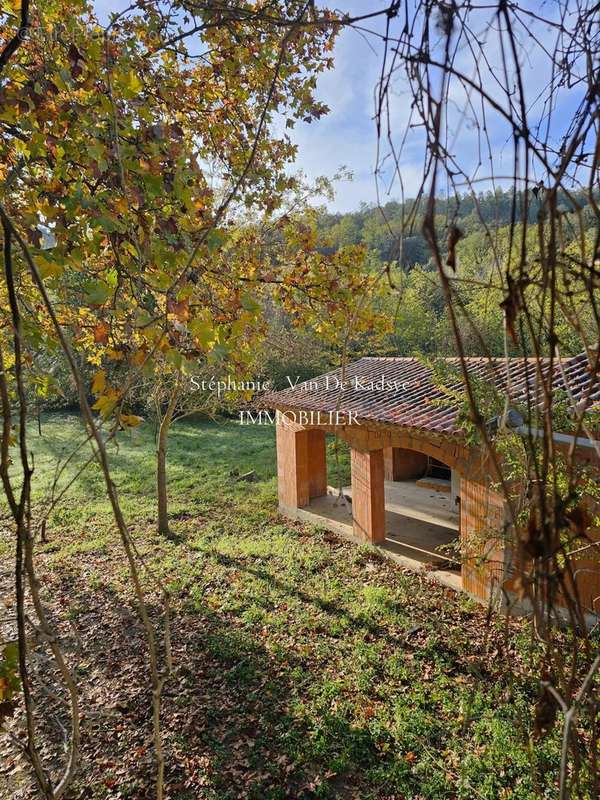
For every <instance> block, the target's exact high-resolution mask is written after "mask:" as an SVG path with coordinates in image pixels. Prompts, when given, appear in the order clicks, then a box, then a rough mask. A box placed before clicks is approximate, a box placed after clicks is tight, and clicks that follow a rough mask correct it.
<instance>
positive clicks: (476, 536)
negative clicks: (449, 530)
mask: <svg viewBox="0 0 600 800" xmlns="http://www.w3.org/2000/svg"><path fill="white" fill-rule="evenodd" d="M504 523H505V512H504V500H503V498H502V496H501V495H499V494H498V493H497V492H494V491H492V490H491V489H489V488H487V487H486V486H484V485H483V484H481V483H476V482H475V481H471V480H468V479H467V478H461V481H460V539H461V551H462V580H463V589H464V590H465V591H466V592H469V593H470V594H472V595H474V596H475V597H478V598H480V599H481V600H488V599H489V597H490V593H492V594H494V595H496V594H499V593H500V591H501V588H502V586H503V585H504V581H505V577H506V568H505V559H506V548H505V542H504V536H503V531H504Z"/></svg>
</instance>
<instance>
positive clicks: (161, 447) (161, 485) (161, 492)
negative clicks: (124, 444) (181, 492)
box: [156, 387, 179, 536]
mask: <svg viewBox="0 0 600 800" xmlns="http://www.w3.org/2000/svg"><path fill="white" fill-rule="evenodd" d="M178 396H179V389H178V387H176V388H175V389H174V390H173V394H172V395H171V398H170V400H169V405H168V406H167V410H166V411H165V413H164V415H163V417H162V419H161V421H160V428H159V430H158V448H157V450H156V494H157V498H158V532H159V534H161V536H169V535H170V534H171V531H170V529H169V511H168V507H169V502H168V496H167V443H168V438H169V429H170V427H171V422H172V420H173V413H174V412H175V406H176V405H177V398H178Z"/></svg>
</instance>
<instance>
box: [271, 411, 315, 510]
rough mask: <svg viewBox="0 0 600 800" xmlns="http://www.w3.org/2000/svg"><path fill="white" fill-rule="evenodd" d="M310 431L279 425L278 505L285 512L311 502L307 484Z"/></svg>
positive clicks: (308, 484) (308, 482) (277, 435)
mask: <svg viewBox="0 0 600 800" xmlns="http://www.w3.org/2000/svg"><path fill="white" fill-rule="evenodd" d="M308 434H309V431H307V430H304V429H295V428H294V427H293V426H292V425H289V424H278V425H277V427H276V438H277V486H278V492H279V505H280V507H282V508H283V509H285V508H302V507H303V506H307V505H308V503H309V500H310V481H309V474H310V470H309V458H308V452H309V445H308Z"/></svg>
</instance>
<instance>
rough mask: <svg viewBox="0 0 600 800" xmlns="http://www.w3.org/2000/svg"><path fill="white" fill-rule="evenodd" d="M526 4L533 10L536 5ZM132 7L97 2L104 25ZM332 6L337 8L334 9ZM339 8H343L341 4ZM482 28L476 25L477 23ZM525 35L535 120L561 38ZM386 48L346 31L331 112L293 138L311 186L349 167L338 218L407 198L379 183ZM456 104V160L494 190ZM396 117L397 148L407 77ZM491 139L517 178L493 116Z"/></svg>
mask: <svg viewBox="0 0 600 800" xmlns="http://www.w3.org/2000/svg"><path fill="white" fill-rule="evenodd" d="M524 2H526V3H527V2H528V0H524ZM553 3H554V0H552V2H550V3H549V2H544V0H531V3H529V5H530V6H531V7H532V9H534V10H536V11H540V10H542V9H543V11H544V13H550V14H552V8H553ZM388 4H389V2H386V0H343V1H342V0H338V3H337V5H339V6H340V7H342V8H343V10H344V11H347V12H348V13H350V14H363V13H366V12H369V11H372V10H376V9H379V8H381V7H383V6H387V5H388ZM125 5H126V2H125V0H96V2H95V6H96V10H97V13H98V15H99V17H100V18H101V19H106V17H107V14H108V12H109V11H117V10H120V9H121V8H122V7H123V6H125ZM318 5H324V3H318ZM329 5H330V6H331V3H330V4H329ZM554 6H555V7H556V8H558V4H556V3H554ZM333 7H336V4H334V5H333ZM488 8H489V5H488ZM485 13H486V14H488V13H489V12H485ZM488 18H489V16H486V17H485V19H484V18H483V17H482V18H481V20H480V21H481V27H482V28H483V26H484V23H486V22H487V20H488ZM474 23H475V26H476V25H477V19H476V18H475V19H474ZM383 25H384V19H383V18H380V19H379V18H378V19H375V20H374V21H369V23H365V27H367V28H370V29H372V30H374V31H376V32H381V31H382V30H383ZM521 33H522V36H523V46H524V52H525V53H526V56H525V57H524V58H523V62H522V69H523V77H524V81H525V85H526V89H527V96H528V98H531V107H530V110H531V111H532V113H533V114H534V116H535V111H536V100H535V98H536V97H537V96H538V94H539V93H540V92H541V91H542V90H543V88H544V86H545V84H546V83H547V80H548V77H549V65H548V62H547V56H546V55H545V53H544V47H545V46H546V45H548V46H551V45H552V44H553V42H554V37H555V33H554V32H553V30H552V29H551V28H549V27H546V28H545V27H544V26H541V27H540V28H539V29H538V30H537V31H536V36H537V41H536V40H534V39H533V38H528V37H527V31H526V29H525V28H523V30H522V31H521ZM540 43H541V46H540ZM382 47H383V45H382V42H381V40H380V39H379V38H378V37H377V36H372V35H369V34H368V33H366V32H365V33H361V32H359V31H356V30H353V29H347V30H344V31H343V32H342V33H341V34H340V35H339V37H338V39H337V42H336V45H335V51H334V64H335V65H334V68H333V69H332V70H329V71H326V72H324V73H323V74H322V75H321V76H319V79H318V84H317V91H316V96H317V99H318V100H320V101H322V102H324V103H326V104H327V105H328V106H329V108H330V112H329V113H328V114H327V115H325V116H324V117H322V118H321V119H320V120H318V121H314V122H312V123H311V124H305V123H298V124H297V125H296V127H295V128H294V129H293V130H292V131H291V138H292V140H293V141H294V142H295V144H296V145H297V147H298V156H297V162H296V165H295V166H296V167H297V168H299V169H301V170H302V171H303V172H304V173H305V174H306V176H307V177H308V179H309V180H314V179H315V178H317V177H320V176H325V177H329V178H331V177H333V175H334V174H335V173H336V172H338V171H339V169H340V168H341V167H345V168H346V169H347V170H349V171H350V172H351V173H352V175H353V178H352V180H351V181H346V180H344V181H341V182H338V183H336V185H335V188H336V196H335V199H334V200H333V201H332V202H328V203H327V205H328V207H329V208H330V210H331V211H337V212H347V211H355V210H357V209H358V208H359V207H360V205H361V203H367V204H375V203H377V202H378V201H379V202H381V203H385V202H386V201H387V200H392V199H399V198H400V189H399V185H398V181H397V180H395V181H394V182H393V183H392V182H391V175H390V173H389V172H388V173H387V174H386V172H385V170H384V171H383V172H382V173H380V175H381V177H380V180H379V182H378V183H377V182H376V180H375V175H374V168H375V164H376V161H377V135H376V126H375V122H374V113H375V100H374V96H375V95H374V92H375V87H376V85H377V81H378V78H379V75H380V70H381V63H382ZM486 55H487V57H488V58H489V71H488V74H487V76H486V81H488V84H489V85H487V86H486V88H487V89H488V90H489V91H490V93H491V94H492V95H493V94H494V93H495V91H496V90H497V87H496V86H495V85H494V73H496V72H497V73H498V74H499V71H500V69H501V52H500V48H499V45H498V37H497V36H495V35H494V34H493V32H492V33H491V34H490V35H489V40H488V42H486ZM461 59H462V60H463V62H464V63H463V67H464V69H465V71H468V70H472V68H473V64H472V59H471V57H470V54H469V53H467V52H466V48H465V53H464V54H459V58H458V65H459V66H461ZM575 94H576V93H572V94H571V95H569V94H568V93H566V95H565V99H563V100H562V101H561V103H562V105H561V103H559V105H558V106H557V108H556V110H555V115H554V117H553V119H554V120H555V122H554V126H555V129H556V130H555V132H556V134H558V133H559V132H560V120H561V119H563V120H564V119H567V118H568V116H569V111H572V109H573V107H574V104H575V103H576V102H577V98H576V96H575ZM497 96H499V95H497ZM451 97H452V108H451V110H450V112H449V114H452V113H453V114H454V115H455V118H456V119H455V125H454V128H453V129H454V132H455V136H454V140H453V141H452V147H453V153H454V154H455V155H456V157H457V159H458V160H459V161H460V162H461V164H463V165H465V167H466V168H467V171H468V172H469V175H470V176H472V177H474V178H475V179H476V180H478V181H481V183H477V184H476V186H480V187H481V188H490V184H489V182H486V181H485V177H486V175H488V174H489V163H482V164H481V165H478V142H477V136H476V133H475V131H474V130H473V129H472V126H470V125H469V124H468V122H465V121H463V122H462V123H460V124H459V122H458V120H459V118H460V117H461V116H462V111H463V109H464V108H465V104H466V103H467V97H466V95H465V94H464V92H463V91H462V90H461V89H459V88H455V89H454V90H453V94H452V95H451ZM537 111H538V112H539V114H541V113H542V108H541V105H539V104H538V108H537ZM390 113H391V119H392V125H393V128H394V131H395V136H396V142H395V143H396V144H397V143H398V140H399V139H400V137H401V134H402V131H403V130H404V128H405V126H406V123H407V121H408V118H409V114H410V97H409V95H408V93H407V91H406V86H405V85H403V83H402V81H401V77H400V76H399V77H398V79H397V80H396V81H395V82H394V85H393V92H392V105H391V110H390ZM449 121H450V117H449ZM281 129H283V125H281ZM288 132H290V131H288ZM488 134H489V136H490V140H491V143H492V151H493V162H494V163H493V166H494V171H495V172H496V173H497V174H499V175H502V174H511V169H512V155H513V153H512V144H511V139H510V131H509V129H508V128H507V126H506V124H505V123H503V122H501V120H500V119H498V118H494V117H493V115H492V116H490V118H489V120H488ZM423 144H424V143H423V138H422V133H421V131H420V130H418V129H415V130H414V131H413V132H411V134H410V136H409V138H408V140H407V143H406V146H405V148H404V151H403V153H402V159H401V175H402V182H403V186H404V193H405V196H406V197H411V196H414V195H415V193H416V192H417V190H418V188H419V185H420V182H421V177H422V174H423V153H424V146H423ZM484 162H485V159H484ZM388 163H389V162H388ZM501 183H502V182H501ZM378 188H379V193H378Z"/></svg>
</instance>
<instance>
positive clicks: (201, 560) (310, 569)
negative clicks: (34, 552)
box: [0, 414, 560, 800]
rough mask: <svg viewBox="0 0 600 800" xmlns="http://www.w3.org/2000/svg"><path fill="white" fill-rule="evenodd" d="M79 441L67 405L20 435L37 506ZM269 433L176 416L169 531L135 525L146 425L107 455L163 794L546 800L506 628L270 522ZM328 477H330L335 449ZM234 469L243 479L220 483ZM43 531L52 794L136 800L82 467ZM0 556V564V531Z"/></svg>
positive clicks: (543, 746) (130, 716)
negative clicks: (128, 539) (56, 790)
mask: <svg viewBox="0 0 600 800" xmlns="http://www.w3.org/2000/svg"><path fill="white" fill-rule="evenodd" d="M81 430H82V429H81V426H80V423H79V421H78V419H77V418H76V417H74V416H72V415H66V414H55V415H47V416H46V417H45V418H44V420H43V427H42V432H43V435H42V437H39V436H38V435H37V431H36V430H35V428H34V426H32V429H31V433H30V445H31V447H32V449H33V451H34V455H35V475H34V497H35V500H36V503H42V498H43V496H44V493H45V492H46V491H47V489H48V486H49V484H50V483H51V481H52V479H53V475H54V471H55V465H56V458H57V456H61V457H64V456H65V455H66V454H68V453H69V452H70V449H72V448H73V446H74V444H75V443H76V442H77V440H78V437H79V436H80V435H81ZM274 438H275V437H274V431H273V429H272V428H268V427H258V426H256V427H244V428H241V427H239V426H238V425H236V424H235V423H232V422H228V423H223V424H216V423H212V422H194V421H187V422H185V423H184V422H182V423H177V424H176V425H175V427H174V429H173V433H172V437H171V441H170V453H169V467H168V469H169V480H170V501H171V514H172V517H173V538H172V539H171V540H166V539H161V538H159V537H158V536H157V535H156V534H155V532H154V522H155V518H156V511H155V503H154V439H153V432H152V430H151V427H150V426H149V425H147V424H144V425H142V426H141V427H140V428H139V429H137V430H135V431H133V432H131V433H123V434H122V435H120V438H119V442H118V448H116V447H111V450H110V452H111V462H112V465H113V476H114V480H115V483H116V485H117V487H118V489H119V493H120V497H121V499H122V503H123V508H124V511H125V514H126V517H127V520H128V523H130V525H131V530H132V532H133V535H134V536H135V538H136V541H137V542H138V546H139V549H140V552H141V553H142V555H143V556H144V559H145V560H146V563H147V564H148V565H150V566H152V567H153V569H154V570H156V572H158V573H159V574H160V575H161V577H162V578H163V580H164V581H165V582H166V583H167V584H168V586H169V588H170V590H171V592H172V596H173V620H172V637H173V656H174V672H173V675H172V677H171V679H170V681H169V682H168V684H167V687H166V690H165V703H164V715H163V725H164V737H165V747H166V752H167V761H168V771H167V780H168V787H169V790H168V797H169V798H171V799H172V800H188V799H189V800H191V799H192V798H207V800H216V799H217V798H219V799H222V800H230V799H231V800H233V798H242V797H243V798H251V799H253V800H269V799H272V800H275V798H310V797H324V798H365V799H367V798H382V799H383V798H387V799H388V800H392V799H393V798H394V799H395V800H401V799H402V798H413V799H414V800H417V799H421V798H422V799H423V800H438V798H439V799H440V800H441V799H442V798H444V799H446V798H447V799H448V800H451V799H452V798H460V799H462V800H476V798H486V800H497V799H498V798H515V800H516V799H517V798H518V799H519V800H529V799H530V798H531V799H532V798H554V797H557V790H556V788H555V787H556V781H557V775H558V756H559V749H560V746H559V736H558V732H556V734H552V735H551V736H550V737H548V738H546V739H544V740H542V741H539V742H536V743H535V747H532V744H531V730H530V723H529V720H531V717H532V708H533V704H534V703H535V700H536V695H537V688H536V683H535V681H534V680H533V678H532V677H530V676H529V675H528V669H527V668H526V666H525V664H524V659H523V658H522V654H523V653H525V651H526V646H527V645H526V642H525V635H524V633H522V632H521V627H520V625H519V624H518V623H514V624H513V623H511V626H510V627H511V636H510V639H507V638H506V636H505V632H504V620H503V619H492V620H491V622H489V624H488V622H487V620H486V610H485V609H483V608H481V607H479V606H477V605H475V604H474V603H472V602H471V601H469V600H468V599H467V598H466V597H464V596H457V595H456V594H454V593H453V592H451V591H449V590H446V589H443V588H441V587H439V586H437V585H436V584H434V583H432V582H430V581H428V580H427V579H426V578H425V577H422V576H421V577H419V576H416V575H413V574H411V573H409V572H407V571H405V570H402V569H400V568H399V567H398V566H396V565H393V564H391V563H389V562H387V561H385V560H382V559H381V558H380V557H379V555H378V554H377V553H376V552H375V551H373V550H371V549H370V548H367V547H357V546H356V545H352V544H349V543H345V542H342V541H338V540H337V539H336V538H335V537H333V536H331V535H328V534H324V532H323V531H321V530H318V529H315V528H311V527H309V526H303V525H300V524H298V523H292V522H290V521H287V520H285V519H283V518H281V517H280V516H279V515H278V513H277V503H276V482H275V448H274ZM330 449H331V448H330ZM88 453H89V451H86V450H85V448H84V449H83V450H82V451H81V453H80V454H79V456H78V457H77V458H75V459H73V462H72V464H71V467H72V468H73V467H74V466H75V464H76V463H77V460H78V459H79V460H80V461H82V460H83V459H84V457H87V455H88ZM329 456H330V459H331V464H330V466H331V467H333V460H332V459H333V455H332V453H331V452H330V453H329ZM340 468H341V470H342V471H343V475H342V478H343V479H344V480H345V479H347V454H345V453H342V455H341V458H340ZM233 469H238V470H239V471H240V472H245V471H247V470H250V469H255V470H256V472H257V474H258V476H259V481H258V482H257V483H250V484H249V483H243V482H236V481H235V480H234V479H233V478H232V477H231V476H230V472H231V471H232V470H233ZM68 474H70V471H69V470H68V471H67V473H66V474H65V476H63V482H64V481H65V480H66V479H67V475H68ZM333 480H334V479H330V482H333ZM336 480H337V479H336ZM48 537H49V542H48V544H46V545H44V546H41V547H40V549H39V558H38V562H39V569H40V573H41V575H42V577H43V582H44V586H45V595H46V598H47V602H48V603H49V605H51V606H52V608H53V609H54V613H55V614H56V616H57V618H62V619H68V620H69V624H70V625H71V627H72V628H73V629H74V630H75V631H76V632H77V638H78V646H77V653H76V655H73V658H76V663H77V674H78V677H79V679H80V682H81V686H82V707H83V709H84V714H85V717H84V739H83V753H84V760H83V765H82V771H81V773H80V778H79V779H78V782H77V785H76V787H75V788H74V790H73V791H72V793H71V794H70V795H69V797H72V798H80V797H81V798H83V797H86V798H105V797H120V798H126V797H128V798H146V797H150V796H151V779H152V771H153V762H152V756H151V751H150V749H149V747H148V744H149V732H150V712H149V688H148V678H147V671H146V663H145V658H144V648H143V637H142V633H141V630H140V626H139V623H138V622H137V617H136V614H135V609H134V607H133V603H132V596H131V589H130V582H129V579H128V574H127V570H126V565H125V560H124V557H123V553H122V550H121V547H120V545H119V542H118V539H117V537H116V534H115V530H114V525H113V524H112V521H111V517H110V509H109V507H108V503H107V501H106V499H105V497H104V492H103V488H102V482H101V476H100V473H99V470H98V468H97V467H95V466H91V467H89V468H88V470H87V471H86V472H85V474H84V475H83V476H82V477H81V478H80V479H79V480H78V481H77V483H76V485H75V486H74V487H73V490H72V491H71V492H70V494H69V495H68V496H67V497H66V498H65V500H64V502H63V503H62V504H61V506H60V507H59V508H58V509H57V511H56V512H55V513H54V514H53V516H52V518H51V521H50V524H49V526H48ZM3 547H4V555H5V557H6V558H8V555H9V552H8V551H9V547H10V541H9V539H8V538H5V540H4V544H3ZM152 599H153V598H152V597H151V600H152ZM154 599H155V598H154ZM154 612H155V615H156V616H158V605H157V604H156V603H155V604H154ZM158 624H159V625H160V620H159V622H158ZM1 792H2V790H1V789H0V796H1Z"/></svg>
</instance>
